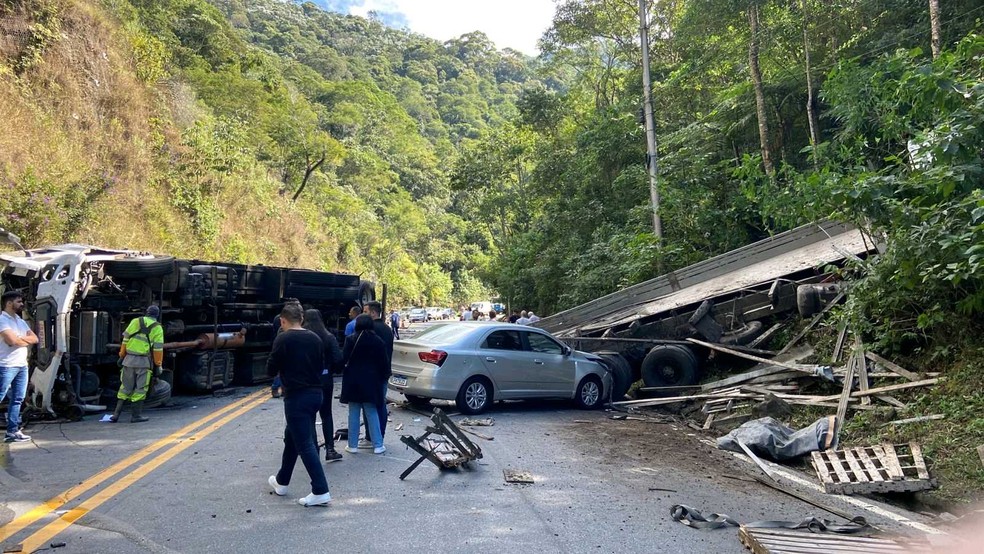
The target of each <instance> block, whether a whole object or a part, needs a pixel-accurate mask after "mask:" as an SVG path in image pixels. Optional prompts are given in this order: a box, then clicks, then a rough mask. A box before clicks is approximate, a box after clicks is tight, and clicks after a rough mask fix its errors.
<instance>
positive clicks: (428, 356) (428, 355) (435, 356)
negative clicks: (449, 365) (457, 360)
mask: <svg viewBox="0 0 984 554" xmlns="http://www.w3.org/2000/svg"><path fill="white" fill-rule="evenodd" d="M417 356H419V357H420V361H422V362H425V363H428V364H434V365H436V366H437V367H441V364H443V363H444V360H446V359H447V357H448V353H447V352H445V351H443V350H431V351H430V352H420V353H418V354H417Z"/></svg>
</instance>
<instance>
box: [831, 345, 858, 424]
mask: <svg viewBox="0 0 984 554" xmlns="http://www.w3.org/2000/svg"><path fill="white" fill-rule="evenodd" d="M855 358H856V356H851V359H850V360H848V362H847V373H846V374H845V375H844V389H843V390H842V391H841V395H840V398H839V399H838V401H837V429H836V430H835V432H834V435H836V436H838V437H839V436H840V431H841V428H842V427H843V426H844V418H845V417H847V403H848V401H849V400H850V398H851V387H853V386H854V360H855Z"/></svg>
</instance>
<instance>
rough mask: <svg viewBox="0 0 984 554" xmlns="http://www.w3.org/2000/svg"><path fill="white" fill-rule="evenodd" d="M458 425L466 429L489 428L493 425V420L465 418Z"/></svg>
mask: <svg viewBox="0 0 984 554" xmlns="http://www.w3.org/2000/svg"><path fill="white" fill-rule="evenodd" d="M458 425H465V426H468V427H491V426H493V425H495V420H494V419H492V418H491V417H486V418H482V419H470V418H465V419H462V420H461V421H459V422H458Z"/></svg>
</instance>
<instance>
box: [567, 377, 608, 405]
mask: <svg viewBox="0 0 984 554" xmlns="http://www.w3.org/2000/svg"><path fill="white" fill-rule="evenodd" d="M604 392H605V391H604V390H602V386H601V379H598V376H597V375H588V376H587V377H585V378H584V379H581V382H580V383H579V384H578V385H577V391H575V393H574V403H575V404H577V407H578V408H581V409H582V410H593V409H595V408H597V407H599V406H601V404H602V403H603V402H604V401H605V396H604Z"/></svg>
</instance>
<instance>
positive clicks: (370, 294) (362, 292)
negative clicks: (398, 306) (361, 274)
mask: <svg viewBox="0 0 984 554" xmlns="http://www.w3.org/2000/svg"><path fill="white" fill-rule="evenodd" d="M375 299H376V288H375V285H373V284H372V281H362V282H361V283H359V305H360V306H365V305H366V303H368V302H372V301H373V300H375Z"/></svg>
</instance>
